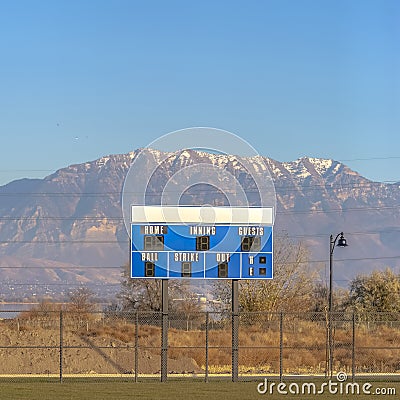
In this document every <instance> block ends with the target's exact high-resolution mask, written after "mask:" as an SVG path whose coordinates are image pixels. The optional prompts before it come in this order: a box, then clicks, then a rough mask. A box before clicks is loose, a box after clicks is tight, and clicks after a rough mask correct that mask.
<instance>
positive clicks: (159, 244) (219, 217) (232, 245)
mask: <svg viewBox="0 0 400 400" xmlns="http://www.w3.org/2000/svg"><path fill="white" fill-rule="evenodd" d="M272 219H273V210H272V208H261V207H257V208H256V207H254V208H251V207H250V208H246V207H214V208H211V207H197V206H175V207H174V206H132V213H131V277H132V278H146V279H149V278H164V279H169V278H177V279H196V278H197V279H272V277H273V235H272V232H273V228H272Z"/></svg>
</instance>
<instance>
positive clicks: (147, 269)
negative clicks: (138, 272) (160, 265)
mask: <svg viewBox="0 0 400 400" xmlns="http://www.w3.org/2000/svg"><path fill="white" fill-rule="evenodd" d="M154 272H155V265H154V263H152V262H150V261H146V262H145V263H144V276H148V277H154Z"/></svg>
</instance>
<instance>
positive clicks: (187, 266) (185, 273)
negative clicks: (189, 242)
mask: <svg viewBox="0 0 400 400" xmlns="http://www.w3.org/2000/svg"><path fill="white" fill-rule="evenodd" d="M181 276H182V277H183V278H190V277H191V276H192V263H191V262H183V263H182V271H181Z"/></svg>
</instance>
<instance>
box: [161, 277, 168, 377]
mask: <svg viewBox="0 0 400 400" xmlns="http://www.w3.org/2000/svg"><path fill="white" fill-rule="evenodd" d="M161 313H162V317H161V318H162V321H161V382H166V381H167V377H168V279H162V280H161Z"/></svg>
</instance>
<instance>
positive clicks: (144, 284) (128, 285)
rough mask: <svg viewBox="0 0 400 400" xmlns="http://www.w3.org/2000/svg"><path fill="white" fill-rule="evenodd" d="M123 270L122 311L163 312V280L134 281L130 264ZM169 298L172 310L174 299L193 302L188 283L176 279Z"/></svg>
mask: <svg viewBox="0 0 400 400" xmlns="http://www.w3.org/2000/svg"><path fill="white" fill-rule="evenodd" d="M122 268H123V270H122V280H121V292H120V293H119V295H118V298H119V299H120V301H121V305H122V307H121V308H122V310H123V311H136V310H140V311H156V312H159V311H161V307H162V303H161V301H162V298H161V296H162V291H161V285H162V282H161V279H132V278H131V274H130V266H129V263H128V264H125V265H124V266H123V267H122ZM168 296H169V308H170V309H172V307H173V300H174V299H181V300H182V301H183V302H185V301H187V302H191V301H192V299H193V293H192V292H191V291H190V289H188V285H187V282H185V281H178V280H175V279H171V280H170V281H169V283H168Z"/></svg>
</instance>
